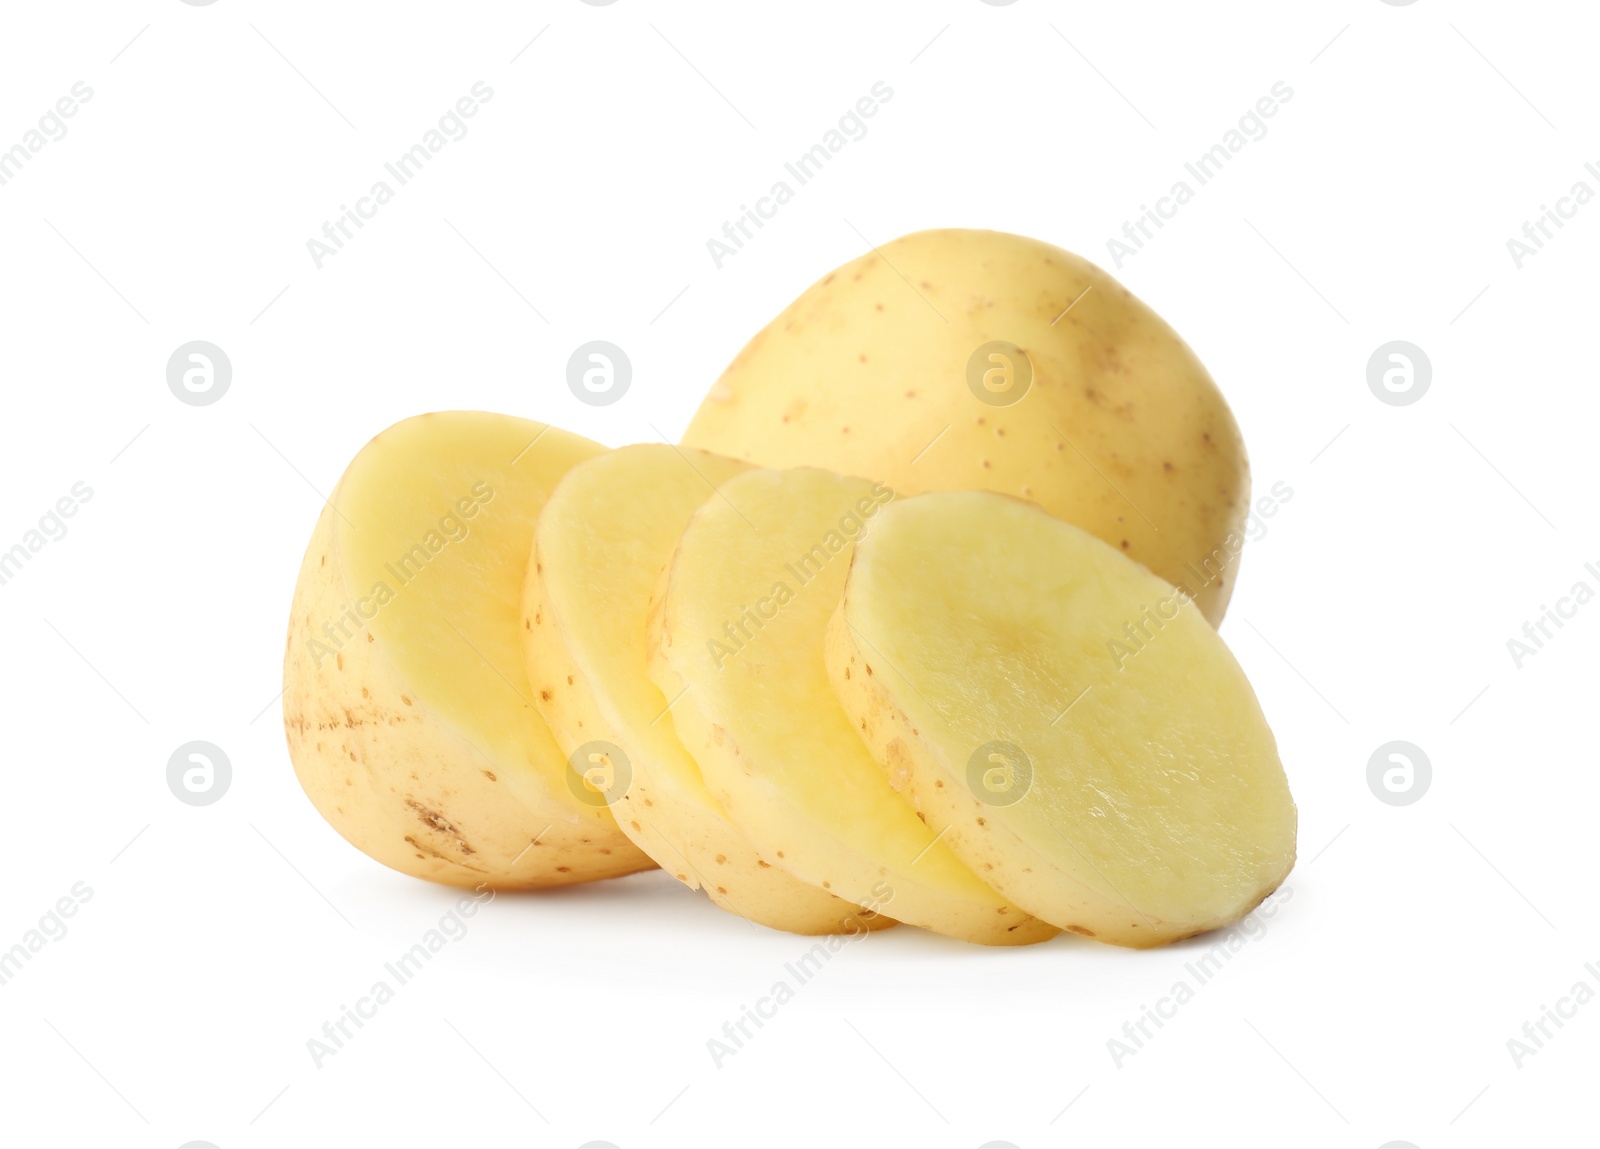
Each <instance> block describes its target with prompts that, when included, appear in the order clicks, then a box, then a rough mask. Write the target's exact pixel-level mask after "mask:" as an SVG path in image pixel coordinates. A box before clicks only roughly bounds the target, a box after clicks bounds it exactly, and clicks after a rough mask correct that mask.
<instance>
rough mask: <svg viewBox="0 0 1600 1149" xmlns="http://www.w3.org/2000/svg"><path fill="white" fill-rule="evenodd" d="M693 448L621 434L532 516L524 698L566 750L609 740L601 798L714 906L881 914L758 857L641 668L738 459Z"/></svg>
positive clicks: (859, 918)
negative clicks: (665, 604)
mask: <svg viewBox="0 0 1600 1149" xmlns="http://www.w3.org/2000/svg"><path fill="white" fill-rule="evenodd" d="M746 469H747V467H746V466H745V464H743V463H737V462H734V461H732V460H730V459H724V458H721V457H720V456H716V455H710V454H707V453H705V452H703V451H696V450H694V449H693V448H688V449H683V450H680V449H679V448H677V447H673V446H669V445H667V444H664V443H658V444H642V445H638V446H632V447H623V448H621V449H620V450H616V451H611V452H608V453H606V454H604V455H600V456H598V457H596V458H594V459H591V460H589V461H588V462H585V463H581V464H579V465H578V466H577V467H576V468H574V469H573V470H572V471H571V472H570V473H569V474H568V475H567V476H566V478H565V479H564V480H563V481H562V482H561V484H560V485H559V486H558V487H557V488H556V490H555V493H554V494H553V495H552V497H551V499H550V501H549V503H548V504H547V505H546V506H545V509H544V511H543V513H542V514H541V515H540V517H539V523H538V528H537V531H536V532H535V540H536V541H535V547H534V561H533V562H531V563H529V564H528V569H527V579H526V585H525V589H524V597H523V626H522V639H523V649H524V653H525V655H526V662H527V670H528V678H529V680H530V682H531V683H532V686H533V690H534V697H535V699H536V701H537V703H538V706H539V708H540V711H541V713H543V714H544V716H545V717H546V719H547V721H548V722H549V724H550V728H551V730H552V731H553V732H554V733H555V736H556V740H557V741H558V742H559V743H560V744H561V746H562V748H563V749H564V750H566V751H567V752H568V753H569V754H571V753H573V752H574V751H576V750H577V749H578V747H579V746H581V745H583V744H585V743H587V742H592V741H604V742H609V743H611V744H613V745H615V746H616V747H617V748H619V749H620V750H621V751H622V753H623V755H624V756H625V758H626V760H627V762H628V768H629V771H630V773H631V784H629V785H628V788H627V790H626V791H625V792H624V793H623V794H621V795H620V796H619V797H615V798H613V800H612V811H613V813H614V814H615V815H616V817H617V823H618V825H619V826H620V827H621V828H622V831H623V833H625V834H627V835H628V836H629V838H631V839H632V840H633V841H634V843H635V844H636V845H638V846H639V848H640V849H642V850H643V851H644V852H645V853H647V854H649V855H650V856H651V857H652V858H654V859H655V860H656V862H657V863H659V864H660V865H661V866H662V867H663V868H664V869H666V870H667V871H668V872H669V873H671V874H674V875H675V876H676V877H677V878H678V880H679V881H682V882H684V883H685V884H687V885H689V886H690V887H691V888H695V887H701V888H704V889H705V891H706V893H707V894H708V895H709V896H710V897H711V899H712V900H713V901H714V902H716V903H717V904H718V905H720V906H722V907H723V908H724V909H726V910H728V911H730V912H732V913H735V914H739V915H740V916H743V917H746V918H748V919H750V920H751V921H755V922H759V923H761V924H763V925H768V926H772V927H774V928H777V929H783V930H789V931H791V932H794V933H803V934H818V933H833V932H852V933H853V932H857V931H859V930H861V929H863V928H877V927H879V926H881V925H888V924H892V921H891V920H890V919H889V918H886V917H879V916H873V915H867V914H865V913H864V911H862V910H861V909H860V907H858V906H856V905H855V904H853V903H849V902H845V901H842V900H841V899H839V898H836V897H834V896H833V895H832V894H829V893H827V892H826V891H824V890H821V889H817V888H815V887H813V886H810V885H807V884H806V883H804V882H801V881H800V880H799V879H797V878H794V877H792V876H791V875H790V874H788V873H787V872H786V871H784V870H783V869H781V868H778V867H776V866H774V865H772V864H771V862H769V861H767V860H766V859H763V858H762V857H761V856H760V855H759V854H758V853H757V852H756V850H755V849H754V847H753V846H751V844H750V843H749V841H748V840H746V839H745V837H744V836H743V835H742V834H741V833H740V832H739V830H738V829H737V828H736V827H735V826H734V825H733V823H732V822H731V821H730V820H729V819H728V816H727V814H726V813H725V812H724V811H723V809H722V807H721V806H720V805H719V804H718V803H717V800H716V799H715V798H714V797H712V795H711V792H710V791H709V790H707V789H706V786H705V783H704V782H703V781H702V779H701V777H700V770H699V767H698V766H697V765H696V764H695V761H694V759H693V758H691V757H690V756H689V752H688V751H687V750H685V749H684V747H683V744H682V743H681V742H679V741H678V737H677V734H676V733H675V731H674V728H673V724H672V722H671V720H670V719H668V718H667V717H666V714H667V702H668V700H667V698H666V697H665V696H663V695H662V693H661V691H660V689H659V688H658V687H657V686H656V684H655V682H654V681H653V680H652V679H651V678H650V676H649V673H648V669H647V665H646V663H647V658H648V648H647V643H646V626H647V615H648V613H649V607H650V597H651V594H652V592H653V591H654V590H655V586H656V582H657V580H658V578H659V576H660V573H661V571H662V569H663V568H664V567H665V566H666V565H667V562H668V561H669V560H670V559H671V557H672V552H673V548H674V547H675V546H676V545H677V542H678V537H679V535H680V534H681V533H682V531H683V528H684V525H685V524H686V523H687V522H688V521H689V517H690V516H691V515H692V514H693V513H694V512H695V510H696V509H697V508H698V507H699V506H700V504H701V503H703V502H704V501H705V500H706V499H707V498H708V497H711V496H712V495H713V492H714V490H715V488H716V486H717V485H718V484H720V483H722V482H725V481H726V480H728V479H730V478H732V477H733V476H734V475H736V474H738V473H740V472H741V471H744V470H746Z"/></svg>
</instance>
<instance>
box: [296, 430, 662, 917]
mask: <svg viewBox="0 0 1600 1149" xmlns="http://www.w3.org/2000/svg"><path fill="white" fill-rule="evenodd" d="M601 450H603V448H601V447H600V446H598V445H597V444H595V443H591V442H589V441H588V440H587V439H581V438H579V437H577V436H576V435H569V434H567V433H566V432H564V431H559V430H556V429H555V428H552V427H548V426H546V425H544V424H541V423H530V422H528V421H527V420H525V419H513V418H511V417H509V416H505V415H490V414H484V413H481V412H466V411H452V412H443V413H438V414H432V415H422V416H418V417H417V418H414V419H407V420H405V421H404V422H401V423H397V424H395V425H394V426H393V427H390V428H389V429H388V430H387V431H384V432H383V433H382V434H380V435H378V436H377V437H376V438H375V439H373V440H372V441H371V442H369V443H368V444H367V445H366V446H365V447H364V448H362V450H361V452H360V454H358V455H357V456H356V457H355V459H354V460H353V461H352V462H351V464H350V466H349V468H348V469H347V470H346V471H345V474H344V477H343V478H342V479H341V480H340V482H339V485H338V487H337V488H336V489H335V490H334V493H333V497H332V499H330V500H329V502H328V505H327V506H326V507H325V508H324V509H323V512H322V516H321V518H320V519H319V520H318V522H317V528H316V531H315V533H314V534H313V535H312V538H311V545H310V547H309V548H308V549H307V550H306V555H305V561H304V563H303V564H302V566H301V569H300V579H299V583H298V585H297V586H296V588H295V597H294V605H293V608H292V611H291V616H290V619H289V635H288V644H287V649H286V650H285V652H284V673H283V679H284V690H283V719H284V728H285V731H286V733H287V736H288V741H289V755H290V757H291V758H292V759H293V761H294V767H295V773H296V774H297V775H298V777H299V779H300V784H301V785H302V786H303V787H304V788H305V791H306V794H307V795H308V796H309V797H310V798H311V801H312V803H313V804H314V805H315V806H316V808H317V810H318V811H319V812H320V813H321V814H322V816H323V817H324V818H326V819H327V820H328V821H329V822H330V823H331V824H332V825H333V827H334V829H336V830H338V831H339V833H340V834H342V835H343V836H344V837H345V838H346V839H347V840H348V841H349V842H350V843H351V844H352V845H354V846H355V847H356V848H358V849H360V850H362V851H364V852H365V853H366V854H368V855H369V856H371V857H373V858H375V859H377V860H378V861H380V862H382V863H384V864H385V865H387V866H391V867H393V868H394V869H396V870H400V871H401V872H403V873H407V874H412V875H415V876H416V877H420V878H427V879H430V880H432V881H436V882H445V883H448V884H451V885H458V886H488V887H492V888H499V889H521V888H532V887H539V886H556V885H565V884H568V883H571V882H581V881H585V880H588V879H591V878H606V877H613V876H616V875H618V874H627V873H632V872H633V871H635V870H641V869H648V868H649V867H650V866H651V864H652V863H651V861H650V859H649V857H647V856H646V855H645V854H644V853H642V852H641V851H640V850H639V849H638V848H637V847H635V846H634V844H633V843H632V842H630V841H629V840H628V839H627V838H626V837H624V836H623V834H622V833H621V831H619V830H618V829H617V826H616V822H615V821H614V820H613V819H612V817H611V812H610V811H609V810H608V809H606V808H605V806H603V805H601V806H599V807H595V806H590V805H586V804H584V803H582V802H579V801H578V800H577V799H575V798H574V797H573V796H572V795H571V793H570V792H569V791H568V789H567V785H566V777H565V776H566V767H567V759H566V755H565V754H563V753H562V752H561V749H560V747H558V746H557V745H556V743H555V739H554V738H552V737H551V734H550V730H549V728H548V727H547V726H546V725H545V723H544V720H543V719H542V718H540V717H539V714H538V711H537V710H535V709H534V705H533V701H532V689H531V687H530V686H529V685H528V677H527V674H526V672H525V671H524V669H523V665H522V649H521V643H520V641H519V640H518V638H517V631H518V628H519V626H520V623H521V602H522V575H523V568H524V566H525V565H526V563H527V558H528V552H529V549H530V548H531V546H532V543H533V523H534V519H535V518H536V517H537V515H538V513H539V509H540V508H541V507H542V506H543V505H544V502H545V499H546V498H547V497H548V496H549V493H550V491H551V489H552V488H553V487H554V486H555V484H556V482H557V481H558V480H559V479H560V478H561V476H562V475H564V474H565V473H566V472H567V470H568V469H569V468H571V467H572V465H573V464H575V463H577V462H580V461H582V460H584V459H587V458H590V457H592V456H594V455H596V454H598V453H599V452H600V451H601Z"/></svg>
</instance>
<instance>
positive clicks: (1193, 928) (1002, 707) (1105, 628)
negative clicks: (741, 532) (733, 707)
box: [828, 493, 1296, 946]
mask: <svg viewBox="0 0 1600 1149" xmlns="http://www.w3.org/2000/svg"><path fill="white" fill-rule="evenodd" d="M1167 616H1170V617H1167ZM828 665H829V672H830V676H831V678H832V681H833V684H834V687H835V689H836V691H837V694H838V697H839V699H840V701H841V703H842V704H843V706H844V708H845V710H846V711H847V712H848V713H849V714H850V716H851V718H852V720H853V721H854V723H855V724H856V728H857V729H858V730H860V731H861V732H862V734H863V736H864V737H865V738H866V740H867V742H868V744H869V745H870V746H871V747H872V748H873V752H874V754H875V756H876V757H877V759H878V760H879V761H880V762H881V763H883V765H884V768H885V769H886V770H888V771H889V773H890V775H891V777H893V778H894V779H895V780H896V781H897V782H898V783H899V784H902V785H905V786H907V788H908V789H909V791H910V793H911V794H912V795H913V797H914V800H915V801H916V803H917V805H918V808H919V809H921V810H922V811H923V812H924V814H925V815H926V816H927V818H928V822H929V824H930V825H931V826H933V827H934V828H936V829H943V830H945V831H946V834H945V837H944V839H943V841H944V842H946V843H948V844H949V846H950V848H951V849H952V850H953V851H954V852H955V854H956V855H957V856H959V857H960V858H961V859H962V860H963V861H965V862H966V863H967V864H968V865H970V866H973V867H974V868H975V869H977V870H979V872H981V873H983V874H984V875H985V877H987V878H988V879H989V880H990V881H991V882H992V883H993V884H994V886H995V887H996V889H998V890H1000V891H1001V892H1002V893H1004V894H1005V895H1006V896H1007V897H1009V898H1010V899H1011V900H1012V901H1014V902H1015V903H1016V904H1017V905H1019V906H1022V907H1024V908H1026V909H1027V910H1029V911H1030V912H1032V913H1034V914H1036V915H1038V916H1039V917H1041V918H1044V919H1045V920H1047V921H1050V922H1053V923H1055V924H1056V925H1059V926H1061V927H1063V928H1065V929H1069V930H1072V931H1074V932H1077V933H1081V934H1087V935H1090V936H1094V937H1097V938H1099V939H1100V940H1101V941H1108V942H1113V943H1117V944H1121V945H1130V946H1148V945H1155V944H1159V943H1161V942H1165V941H1170V940H1173V939H1175V938H1179V937H1184V936H1187V935H1190V934H1194V933H1197V932H1200V931H1202V930H1206V929H1211V928H1215V927H1217V926H1221V925H1225V924H1227V923H1228V922H1231V921H1233V920H1235V919H1237V918H1238V917H1240V916H1241V915H1243V914H1245V913H1247V912H1249V911H1250V910H1251V909H1253V908H1254V907H1255V906H1256V905H1257V904H1258V903H1259V902H1260V901H1261V900H1262V899H1263V898H1264V897H1266V896H1267V894H1269V893H1270V892H1271V891H1272V890H1274V889H1276V888H1277V886H1278V884H1279V883H1280V882H1282V880H1283V879H1284V877H1285V876H1286V875H1287V874H1288V872H1289V869H1290V868H1291V866H1292V865H1293V862H1294V852H1295V827H1296V814H1295V807H1294V803H1293V801H1292V799H1291V798H1290V795H1289V789H1288V784H1287V781H1286V779H1285V777H1284V772H1283V767H1282V765H1281V764H1280V762H1279V759H1278V754H1277V748H1276V744H1275V742H1274V739H1273V737H1272V732H1271V730H1270V729H1269V728H1268V726H1267V723H1266V720H1265V718H1264V717H1263V715H1262V713H1261V709H1260V706H1259V705H1258V704H1257V702H1256V697H1255V694H1254V692H1253V691H1252V690H1251V688H1250V684H1249V683H1248V682H1247V681H1246V679H1245V677H1244V673H1243V671H1241V670H1240V668H1239V666H1238V664H1237V663H1236V662H1235V661H1234V659H1233V656H1232V655H1231V654H1230V652H1229V651H1228V649H1227V648H1226V646H1224V645H1223V643H1222V640H1221V639H1220V638H1219V637H1218V636H1217V635H1216V633H1215V632H1214V631H1213V630H1212V629H1211V627H1210V626H1209V625H1208V624H1207V623H1206V621H1205V620H1204V619H1203V618H1201V617H1200V614H1199V612H1198V611H1197V610H1196V609H1195V608H1194V606H1193V605H1192V604H1186V603H1185V602H1183V601H1182V599H1181V597H1180V596H1178V595H1177V594H1176V593H1175V591H1174V589H1173V588H1172V587H1171V586H1169V585H1167V584H1166V583H1164V582H1162V581H1161V580H1160V579H1158V578H1156V577H1154V576H1153V575H1151V574H1150V573H1149V572H1148V571H1146V570H1145V569H1144V568H1142V567H1140V566H1139V565H1138V564H1136V563H1134V562H1132V561H1130V560H1128V559H1126V558H1124V557H1123V556H1122V555H1121V554H1120V553H1118V552H1117V551H1115V550H1113V549H1112V548H1110V547H1108V546H1106V545H1105V544H1103V543H1101V542H1100V541H1098V540H1097V539H1094V538H1093V537H1091V536H1090V535H1088V534H1086V533H1085V532H1083V531H1080V530H1078V529H1076V528H1074V527H1072V526H1069V525H1067V524H1066V523H1062V522H1060V521H1059V520H1056V519H1053V518H1051V517H1050V516H1047V515H1045V514H1043V513H1042V512H1040V511H1039V510H1037V509H1035V508H1033V507H1029V506H1027V505H1025V504H1023V503H1021V502H1018V501H1016V500H1012V499H1007V498H1003V497H1001V496H997V495H991V494H982V493H961V494H935V495H925V496H922V497H919V498H913V499H907V500H904V501H901V502H898V503H896V504H894V505H893V506H891V507H889V508H887V509H886V510H885V511H883V512H882V514H881V515H880V516H879V519H878V521H877V522H876V523H874V524H873V528H872V531H871V532H870V533H869V534H868V536H867V538H866V539H865V540H864V541H863V542H862V543H861V544H860V545H859V546H858V547H857V549H856V554H855V562H854V566H853V568H852V571H851V574H850V579H849V583H848V586H847V588H846V593H845V597H844V601H843V603H842V605H841V607H840V609H839V611H838V613H837V614H836V616H835V617H834V619H833V620H831V622H830V626H829V636H828ZM996 744H999V746H998V747H997V746H996ZM1013 747H1015V748H1020V750H1021V751H1022V755H1023V756H1025V757H1019V756H1017V755H1016V754H1015V753H1014V752H1013V751H1012V749H1011V748H1013ZM995 754H998V756H997V757H993V756H991V755H995ZM1024 761H1025V762H1026V764H1027V765H1026V767H1024V766H1022V765H1021V763H1022V762H1024ZM1030 772H1031V781H1029V777H1028V776H1029V774H1030ZM1019 795H1020V797H1019Z"/></svg>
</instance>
